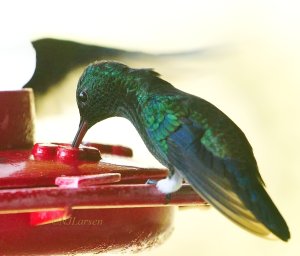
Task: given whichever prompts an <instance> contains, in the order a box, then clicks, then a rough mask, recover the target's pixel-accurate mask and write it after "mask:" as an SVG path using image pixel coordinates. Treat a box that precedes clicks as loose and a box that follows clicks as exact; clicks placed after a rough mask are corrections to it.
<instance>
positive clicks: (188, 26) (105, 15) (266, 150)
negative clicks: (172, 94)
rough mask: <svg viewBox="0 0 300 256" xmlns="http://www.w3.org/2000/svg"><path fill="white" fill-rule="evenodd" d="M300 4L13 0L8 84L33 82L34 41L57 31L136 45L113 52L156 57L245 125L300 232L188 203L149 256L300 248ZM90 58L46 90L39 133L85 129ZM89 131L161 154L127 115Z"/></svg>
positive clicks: (129, 59)
mask: <svg viewBox="0 0 300 256" xmlns="http://www.w3.org/2000/svg"><path fill="white" fill-rule="evenodd" d="M299 13H300V4H299V2H298V1H287V0H286V1H276V0H274V1H271V0H270V1H267V0H261V1H233V0H228V1H221V0H212V1H202V0H201V1H188V0H187V1H155V0H154V1H138V0H128V1H117V0H112V1H99V0H98V1H92V0H85V1H54V0H52V1H31V0H27V1H11V0H10V1H2V2H1V7H0V24H1V25H0V26H1V42H0V53H1V59H0V63H1V64H0V67H1V79H2V80H1V89H3V88H2V87H3V85H4V86H5V85H7V86H10V87H11V88H12V87H13V86H16V87H18V86H19V88H21V87H22V86H24V85H25V84H27V82H28V81H29V80H30V77H31V75H32V73H33V70H34V64H35V61H34V60H35V55H34V52H33V51H32V48H31V46H30V44H29V43H28V42H30V41H35V40H37V39H40V38H46V37H52V38H57V39H64V40H65V39H66V40H73V41H77V42H81V43H86V44H93V45H98V46H104V47H109V48H116V49H120V50H125V51H127V52H126V53H122V54H114V52H113V53H111V54H108V55H105V56H106V57H107V56H108V57H111V58H112V59H116V60H119V61H122V62H124V63H126V64H128V65H130V66H133V67H152V68H154V69H155V70H156V71H158V72H159V73H161V75H162V77H163V78H164V79H166V80H168V81H169V82H171V83H172V84H173V85H174V86H176V87H178V88H180V89H182V90H184V91H186V92H189V93H193V94H195V95H197V96H200V97H202V98H204V99H206V100H208V101H210V102H212V103H213V104H215V105H216V106H217V107H219V108H220V109H222V110H223V111H224V112H225V113H226V114H227V115H229V116H230V117H231V118H232V119H233V120H234V121H235V122H236V123H237V124H238V125H239V127H240V128H242V130H243V131H244V132H245V134H246V135H247V137H248V139H249V141H250V142H251V144H252V146H253V149H254V153H255V156H256V158H257V161H258V164H259V168H260V172H261V175H262V177H263V178H264V180H265V183H266V185H267V190H268V192H269V193H270V195H271V197H272V198H273V199H274V201H275V203H276V204H277V206H278V207H279V209H280V211H281V212H282V214H283V216H284V217H285V219H286V221H287V223H288V224H289V227H290V230H291V235H292V239H291V240H290V241H289V242H288V243H284V242H280V241H268V240H264V239H261V238H258V237H255V236H253V235H251V234H249V233H247V232H245V231H244V230H242V229H240V228H239V227H237V226H236V225H234V224H232V223H231V222H230V221H228V220H227V219H225V218H224V217H223V216H221V214H219V213H218V212H217V211H216V210H214V209H209V210H201V209H194V210H186V211H180V212H178V213H177V216H176V220H175V226H174V227H175V228H174V232H173V234H172V235H171V237H170V238H169V239H168V240H167V241H166V242H165V243H164V244H162V245H160V246H158V247H156V248H153V249H151V250H148V251H145V252H140V253H138V254H137V255H144V256H145V255H174V256H175V255H183V254H188V255H203V256H204V255H245V256H246V255H257V256H259V255H274V256H276V255H297V254H298V253H299V251H300V219H299V216H300V215H299V214H300V213H299V209H300V206H299V204H300V203H299V195H300V189H299V187H300V186H299V184H300V172H299V145H300V135H299V134H300V133H299V131H300V121H299V110H300V101H299V98H300V89H299V88H300V72H299V67H300V46H299V45H300V15H299ZM16 49H18V51H17V52H18V54H15V53H16ZM132 52H135V53H132ZM136 52H144V53H147V54H142V53H136ZM3 56H6V57H5V58H4V57H3ZM37 57H38V56H37ZM97 57H98V56H97ZM82 69H83V67H76V68H75V69H73V70H72V71H71V72H68V73H67V74H66V76H65V77H64V78H63V79H60V80H59V81H58V82H56V83H53V85H51V86H50V87H49V88H47V89H46V90H45V91H44V92H43V93H36V109H37V127H36V129H37V130H36V139H37V141H62V142H63V141H66V142H70V141H71V140H72V139H73V136H74V135H75V132H76V130H77V127H78V122H79V115H78V112H77V107H76V103H75V88H76V84H77V80H78V77H79V76H80V73H81V72H82ZM22 72H23V73H22ZM49 72H52V71H51V70H49ZM5 79H6V80H5ZM28 86H30V82H29V83H28ZM40 86H43V85H40ZM4 89H7V88H4ZM85 139H86V140H89V141H99V142H104V143H116V144H123V145H126V146H130V147H132V148H133V150H134V153H135V156H134V160H135V161H136V163H137V164H139V163H143V164H144V165H148V166H149V165H151V166H158V165H159V164H158V163H157V162H156V160H155V159H154V158H153V157H152V156H151V155H150V154H149V152H148V151H147V149H146V148H145V146H144V145H143V143H142V141H141V139H140V138H139V136H138V134H137V133H136V131H135V130H134V128H133V127H132V126H131V124H130V123H129V122H127V121H126V120H123V119H118V118H114V119H111V120H107V121H104V122H103V123H101V124H97V125H96V126H95V127H93V128H92V129H91V130H90V131H89V132H88V134H87V136H86V138H85ZM116 232H117V231H116ZM83 235H84V234H83Z"/></svg>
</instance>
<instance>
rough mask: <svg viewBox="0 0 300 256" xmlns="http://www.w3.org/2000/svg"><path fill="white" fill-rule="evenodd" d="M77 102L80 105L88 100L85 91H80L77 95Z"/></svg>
mask: <svg viewBox="0 0 300 256" xmlns="http://www.w3.org/2000/svg"><path fill="white" fill-rule="evenodd" d="M78 100H79V101H80V102H81V103H86V102H87V100H88V95H87V93H86V92H85V91H81V92H80V93H79V94H78Z"/></svg>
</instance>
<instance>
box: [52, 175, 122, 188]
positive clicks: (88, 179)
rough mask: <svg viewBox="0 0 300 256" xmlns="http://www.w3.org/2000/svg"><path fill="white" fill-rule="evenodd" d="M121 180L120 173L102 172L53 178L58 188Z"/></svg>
mask: <svg viewBox="0 0 300 256" xmlns="http://www.w3.org/2000/svg"><path fill="white" fill-rule="evenodd" d="M120 180H121V174H120V173H103V174H95V175H82V176H63V177H57V178H56V179H55V185H57V186H59V187H60V188H82V187H89V186H95V185H101V184H108V183H115V182H119V181H120Z"/></svg>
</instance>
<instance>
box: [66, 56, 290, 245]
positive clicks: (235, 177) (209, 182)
mask: <svg viewBox="0 0 300 256" xmlns="http://www.w3.org/2000/svg"><path fill="white" fill-rule="evenodd" d="M76 100H77V105H78V109H79V113H80V124H79V129H78V131H77V133H76V136H75V138H74V141H73V143H72V146H73V147H78V146H79V145H80V143H81V141H82V139H83V137H84V135H85V134H86V132H87V131H88V129H89V128H91V127H92V126H93V125H94V124H96V123H98V122H100V121H102V120H104V119H107V118H109V117H114V116H118V117H124V118H126V119H128V120H129V121H131V123H132V124H133V125H134V127H135V128H136V130H137V131H138V133H139V134H140V136H141V138H142V139H143V141H144V143H145V145H146V146H147V148H148V149H149V151H150V152H151V153H152V154H153V155H154V156H155V158H156V159H157V160H158V161H159V162H161V163H162V164H163V165H164V166H166V167H167V168H168V176H167V177H166V178H164V179H161V180H159V181H157V183H156V187H157V189H158V190H159V191H160V192H162V193H164V194H170V193H173V192H175V191H177V190H178V189H179V188H180V187H181V186H182V182H183V180H185V181H186V182H188V183H189V184H190V185H191V186H192V188H193V189H194V190H195V191H196V192H197V193H198V194H199V195H200V196H201V197H202V198H204V199H205V200H206V201H207V202H208V203H210V204H211V205H212V206H214V207H215V208H216V209H217V210H219V211H220V212H221V213H223V214H224V215H225V216H227V217H228V218H229V219H230V220H232V221H233V222H235V223H236V224H238V225H239V226H241V227H243V228H244V229H246V230H248V231H250V232H252V233H254V234H256V235H258V236H261V237H266V238H267V237H270V235H271V237H272V234H273V237H274V235H275V236H276V237H277V238H279V239H281V240H283V241H287V240H288V239H289V238H290V232H289V228H288V226H287V224H286V222H285V220H284V218H283V217H282V215H281V214H280V212H279V211H278V209H277V208H276V206H275V204H274V203H273V201H272V200H271V198H270V196H269V195H268V194H267V192H266V190H265V188H264V187H265V184H264V182H263V180H262V177H261V175H260V173H259V171H258V165H257V162H256V160H255V157H254V154H253V150H252V147H251V145H250V143H249V142H248V140H247V138H246V136H245V134H244V133H243V132H242V130H241V129H240V128H239V127H238V126H237V125H236V124H235V123H234V122H233V121H232V120H231V119H230V118H229V117H228V116H227V115H226V114H224V113H223V112H222V111H221V110H220V109H218V108H217V107H216V106H214V105H213V104H211V103H209V102H208V101H206V100H204V99H202V98H199V97H197V96H194V95H191V94H188V93H186V92H183V91H181V90H179V89H177V88H175V87H174V86H173V85H172V84H170V83H169V82H167V81H165V80H163V79H162V78H161V77H160V75H159V74H158V73H157V72H155V71H154V70H153V69H149V68H142V69H134V68H130V67H128V66H127V65H125V64H122V63H119V62H115V61H97V62H94V63H92V64H90V65H89V66H88V67H87V68H86V69H85V70H84V72H83V74H82V75H81V77H80V79H79V82H78V85H77V90H76Z"/></svg>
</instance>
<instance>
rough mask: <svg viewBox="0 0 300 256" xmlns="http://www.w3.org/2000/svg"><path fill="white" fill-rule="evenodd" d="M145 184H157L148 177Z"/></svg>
mask: <svg viewBox="0 0 300 256" xmlns="http://www.w3.org/2000/svg"><path fill="white" fill-rule="evenodd" d="M146 184H148V185H156V184H157V180H152V179H148V180H147V181H146Z"/></svg>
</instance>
